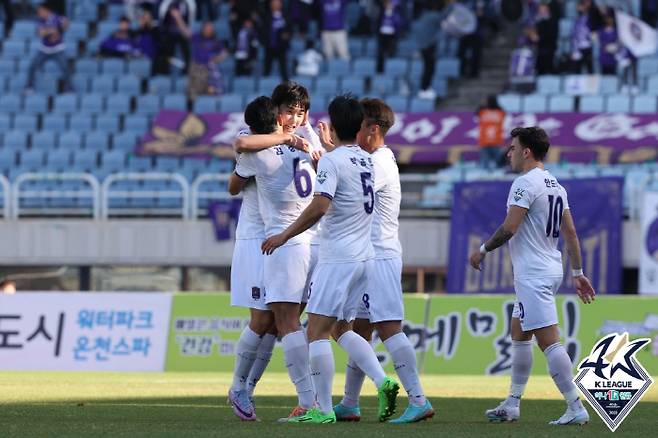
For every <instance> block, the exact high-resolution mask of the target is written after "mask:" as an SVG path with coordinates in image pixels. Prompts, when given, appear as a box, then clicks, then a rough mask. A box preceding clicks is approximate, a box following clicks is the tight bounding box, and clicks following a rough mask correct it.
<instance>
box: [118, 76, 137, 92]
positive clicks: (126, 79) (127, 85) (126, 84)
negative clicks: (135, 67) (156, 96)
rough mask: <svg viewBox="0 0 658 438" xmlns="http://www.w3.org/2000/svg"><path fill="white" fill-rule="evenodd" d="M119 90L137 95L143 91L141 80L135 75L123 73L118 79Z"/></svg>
mask: <svg viewBox="0 0 658 438" xmlns="http://www.w3.org/2000/svg"><path fill="white" fill-rule="evenodd" d="M116 89H117V92H119V93H122V94H127V95H129V96H137V95H139V93H140V92H141V81H140V79H139V78H138V77H137V76H134V75H123V76H119V78H118V79H117V87H116Z"/></svg>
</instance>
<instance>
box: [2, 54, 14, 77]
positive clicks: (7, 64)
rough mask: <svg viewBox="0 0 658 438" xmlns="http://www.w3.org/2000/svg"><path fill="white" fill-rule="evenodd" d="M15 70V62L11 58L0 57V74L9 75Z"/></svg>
mask: <svg viewBox="0 0 658 438" xmlns="http://www.w3.org/2000/svg"><path fill="white" fill-rule="evenodd" d="M15 71H16V62H15V61H14V60H13V59H5V58H0V76H11V75H13V74H14V72H15Z"/></svg>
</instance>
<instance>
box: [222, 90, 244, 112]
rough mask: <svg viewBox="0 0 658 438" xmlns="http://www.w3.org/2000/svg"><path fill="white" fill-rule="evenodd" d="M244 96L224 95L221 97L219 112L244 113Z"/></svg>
mask: <svg viewBox="0 0 658 438" xmlns="http://www.w3.org/2000/svg"><path fill="white" fill-rule="evenodd" d="M243 109H244V108H243V103H242V96H241V95H239V94H224V95H223V96H219V110H220V111H222V112H242V110H243Z"/></svg>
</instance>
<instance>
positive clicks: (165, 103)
mask: <svg viewBox="0 0 658 438" xmlns="http://www.w3.org/2000/svg"><path fill="white" fill-rule="evenodd" d="M162 107H163V108H165V109H172V110H180V111H187V98H186V97H185V95H184V94H169V95H167V96H165V97H164V99H162Z"/></svg>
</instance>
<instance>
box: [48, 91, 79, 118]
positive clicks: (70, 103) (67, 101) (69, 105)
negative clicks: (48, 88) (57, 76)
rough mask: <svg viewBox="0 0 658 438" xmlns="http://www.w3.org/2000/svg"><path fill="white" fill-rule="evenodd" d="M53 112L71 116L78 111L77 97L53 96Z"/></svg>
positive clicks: (69, 94)
mask: <svg viewBox="0 0 658 438" xmlns="http://www.w3.org/2000/svg"><path fill="white" fill-rule="evenodd" d="M53 110H54V111H55V112H58V113H62V114H71V113H76V112H77V111H78V96H77V95H76V94H73V93H66V94H60V95H58V96H55V99H54V101H53Z"/></svg>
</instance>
